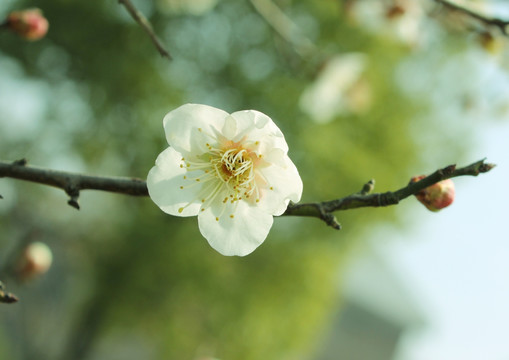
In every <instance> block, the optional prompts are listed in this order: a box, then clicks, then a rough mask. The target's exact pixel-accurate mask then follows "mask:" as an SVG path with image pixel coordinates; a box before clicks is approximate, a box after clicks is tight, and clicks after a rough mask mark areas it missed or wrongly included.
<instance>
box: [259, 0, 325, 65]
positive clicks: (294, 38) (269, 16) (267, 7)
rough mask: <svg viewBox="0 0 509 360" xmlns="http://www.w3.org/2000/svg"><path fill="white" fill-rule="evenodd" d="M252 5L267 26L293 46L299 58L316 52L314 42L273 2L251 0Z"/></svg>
mask: <svg viewBox="0 0 509 360" xmlns="http://www.w3.org/2000/svg"><path fill="white" fill-rule="evenodd" d="M251 4H252V5H253V7H254V8H255V10H256V11H257V12H258V13H259V14H260V16H261V17H262V18H263V19H264V20H265V21H266V22H267V24H269V25H270V26H271V27H272V28H273V29H274V31H275V32H276V33H278V34H279V36H281V37H282V38H283V39H284V40H285V41H286V42H288V43H289V44H291V45H292V46H293V48H294V49H295V52H296V53H297V54H298V55H299V56H301V57H306V56H308V55H309V54H310V53H313V52H316V49H315V45H314V44H313V42H312V41H311V40H310V39H309V38H307V37H306V36H305V35H304V34H302V32H301V30H300V29H299V27H298V26H297V25H296V24H295V23H294V22H293V21H292V20H291V19H290V18H289V17H288V16H286V14H285V13H284V12H283V11H281V9H280V8H279V7H277V5H276V4H274V3H273V2H272V1H271V0H251Z"/></svg>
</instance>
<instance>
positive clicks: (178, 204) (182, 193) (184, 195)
mask: <svg viewBox="0 0 509 360" xmlns="http://www.w3.org/2000/svg"><path fill="white" fill-rule="evenodd" d="M181 159H182V155H181V154H180V153H178V152H177V151H175V149H173V148H172V147H169V148H167V149H166V150H164V151H163V152H162V153H161V154H159V156H158V157H157V159H156V165H155V166H154V167H153V168H152V169H151V170H150V172H149V173H148V176H147V187H148V193H149V196H150V198H151V199H152V201H153V202H155V203H156V205H157V206H159V207H160V208H161V210H163V211H164V212H165V213H168V214H170V215H175V216H194V215H198V211H199V210H200V207H201V202H200V201H199V193H200V191H201V189H202V185H201V184H192V185H193V186H189V181H186V180H184V175H185V174H186V172H187V170H186V169H185V168H181V167H180V164H181V162H182V161H181ZM181 186H182V187H183V189H181V188H180V187H181ZM193 199H195V200H194V201H193ZM182 208H183V210H181V211H179V209H182Z"/></svg>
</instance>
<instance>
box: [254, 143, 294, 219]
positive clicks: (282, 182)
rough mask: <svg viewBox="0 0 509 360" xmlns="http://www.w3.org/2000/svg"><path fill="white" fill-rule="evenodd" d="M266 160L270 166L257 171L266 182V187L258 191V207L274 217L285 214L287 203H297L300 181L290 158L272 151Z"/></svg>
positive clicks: (278, 151) (277, 151) (275, 150)
mask: <svg viewBox="0 0 509 360" xmlns="http://www.w3.org/2000/svg"><path fill="white" fill-rule="evenodd" d="M267 158H268V159H267V160H268V162H269V163H271V165H270V166H267V167H264V168H261V169H259V170H258V171H259V172H260V173H261V175H262V177H263V178H264V179H265V180H266V181H267V187H268V188H265V189H261V190H260V202H259V203H258V205H259V207H260V208H261V209H263V210H264V211H267V212H269V213H270V214H272V215H274V216H278V215H281V214H282V213H284V212H285V210H286V208H287V206H288V203H289V202H290V200H291V201H293V202H299V201H300V198H301V196H302V188H303V185H302V180H301V178H300V175H299V172H298V171H297V168H296V167H295V165H294V163H293V162H292V161H291V160H290V158H289V157H288V156H287V155H286V154H283V152H282V151H281V150H279V149H274V150H272V151H271V152H270V153H269V154H268V156H267Z"/></svg>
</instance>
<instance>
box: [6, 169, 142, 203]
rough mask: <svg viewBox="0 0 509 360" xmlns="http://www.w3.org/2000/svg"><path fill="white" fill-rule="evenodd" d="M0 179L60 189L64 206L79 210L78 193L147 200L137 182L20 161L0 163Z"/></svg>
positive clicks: (124, 178)
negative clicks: (96, 192) (65, 197)
mask: <svg viewBox="0 0 509 360" xmlns="http://www.w3.org/2000/svg"><path fill="white" fill-rule="evenodd" d="M0 177H9V178H14V179H19V180H26V181H31V182H36V183H39V184H44V185H49V186H54V187H57V188H60V189H62V190H64V191H65V192H66V193H67V195H69V197H70V199H69V201H68V204H69V205H71V206H72V207H74V208H76V209H79V204H78V197H79V195H80V191H81V190H102V191H109V192H114V193H120V194H126V195H133V196H148V190H147V184H146V183H145V181H144V180H141V179H136V178H126V177H105V176H90V175H83V174H75V173H70V172H66V171H58V170H50V169H43V168H39V167H35V166H28V165H26V160H24V159H22V160H18V161H14V162H12V163H9V162H5V161H0Z"/></svg>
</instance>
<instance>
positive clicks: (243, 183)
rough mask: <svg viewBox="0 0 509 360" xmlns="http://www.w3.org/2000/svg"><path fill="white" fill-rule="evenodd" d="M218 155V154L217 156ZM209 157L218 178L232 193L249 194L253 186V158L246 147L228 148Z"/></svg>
mask: <svg viewBox="0 0 509 360" xmlns="http://www.w3.org/2000/svg"><path fill="white" fill-rule="evenodd" d="M218 155H219V156H218ZM218 155H215V156H213V157H212V158H211V159H210V163H211V165H212V166H213V168H214V169H215V170H216V174H217V175H218V178H219V179H220V180H222V181H223V182H224V183H225V184H226V185H227V186H228V188H230V190H232V191H233V192H234V193H240V192H242V191H244V192H245V193H246V194H245V195H248V194H249V195H250V194H251V193H252V192H253V187H254V168H253V160H252V158H251V156H249V155H250V154H249V153H248V152H247V150H246V149H242V148H239V149H236V148H234V149H228V150H226V151H224V152H222V153H221V152H220V153H219V154H218Z"/></svg>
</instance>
